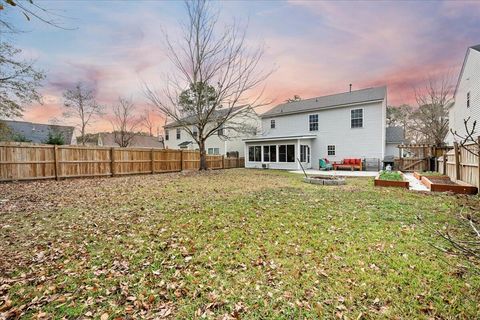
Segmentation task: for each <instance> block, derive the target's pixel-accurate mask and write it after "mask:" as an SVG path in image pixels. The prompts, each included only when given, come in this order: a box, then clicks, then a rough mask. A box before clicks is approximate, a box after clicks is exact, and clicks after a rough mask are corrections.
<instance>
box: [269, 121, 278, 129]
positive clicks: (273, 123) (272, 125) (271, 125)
mask: <svg viewBox="0 0 480 320" xmlns="http://www.w3.org/2000/svg"><path fill="white" fill-rule="evenodd" d="M276 126H277V124H276V121H275V119H271V120H270V129H275V128H276Z"/></svg>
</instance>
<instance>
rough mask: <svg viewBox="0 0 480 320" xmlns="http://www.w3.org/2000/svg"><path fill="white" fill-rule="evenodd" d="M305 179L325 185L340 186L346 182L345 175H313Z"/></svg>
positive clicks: (308, 181)
mask: <svg viewBox="0 0 480 320" xmlns="http://www.w3.org/2000/svg"><path fill="white" fill-rule="evenodd" d="M303 181H305V182H307V183H312V184H319V185H324V186H340V185H344V184H345V177H331V176H312V177H307V178H304V179H303Z"/></svg>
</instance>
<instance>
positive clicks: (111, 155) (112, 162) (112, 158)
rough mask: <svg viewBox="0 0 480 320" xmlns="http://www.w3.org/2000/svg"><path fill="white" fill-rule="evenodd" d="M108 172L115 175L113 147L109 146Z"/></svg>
mask: <svg viewBox="0 0 480 320" xmlns="http://www.w3.org/2000/svg"><path fill="white" fill-rule="evenodd" d="M110 172H111V174H112V177H114V176H115V148H114V147H112V148H110Z"/></svg>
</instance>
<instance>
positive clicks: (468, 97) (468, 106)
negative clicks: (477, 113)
mask: <svg viewBox="0 0 480 320" xmlns="http://www.w3.org/2000/svg"><path fill="white" fill-rule="evenodd" d="M467 108H470V91H468V92H467Z"/></svg>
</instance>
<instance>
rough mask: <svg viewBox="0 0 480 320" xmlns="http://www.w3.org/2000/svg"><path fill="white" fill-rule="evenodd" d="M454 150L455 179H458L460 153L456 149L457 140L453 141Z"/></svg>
mask: <svg viewBox="0 0 480 320" xmlns="http://www.w3.org/2000/svg"><path fill="white" fill-rule="evenodd" d="M453 147H454V150H455V179H456V180H460V154H459V152H460V151H459V150H458V142H454V143H453Z"/></svg>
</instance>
